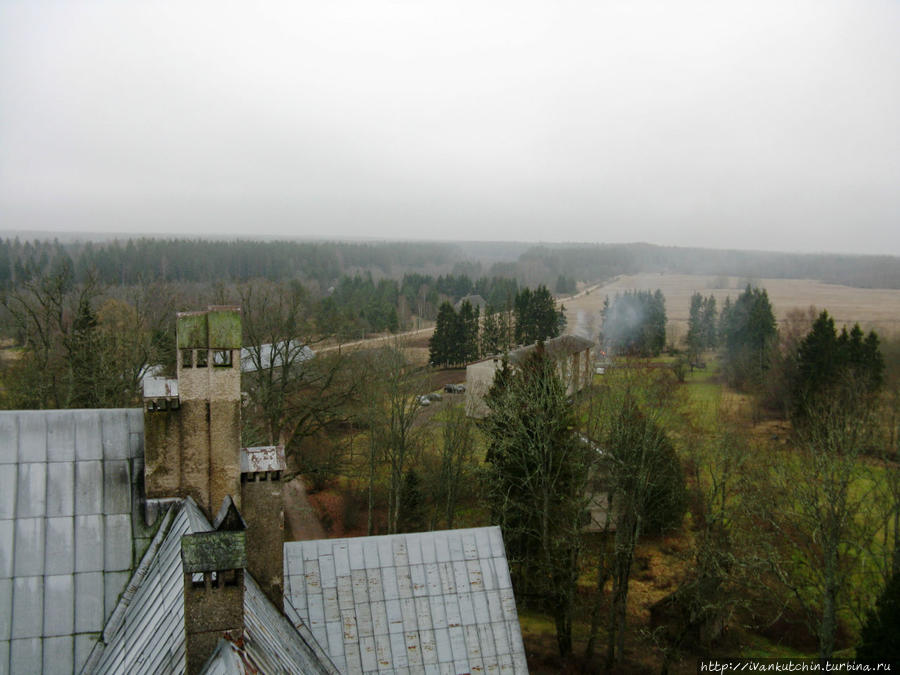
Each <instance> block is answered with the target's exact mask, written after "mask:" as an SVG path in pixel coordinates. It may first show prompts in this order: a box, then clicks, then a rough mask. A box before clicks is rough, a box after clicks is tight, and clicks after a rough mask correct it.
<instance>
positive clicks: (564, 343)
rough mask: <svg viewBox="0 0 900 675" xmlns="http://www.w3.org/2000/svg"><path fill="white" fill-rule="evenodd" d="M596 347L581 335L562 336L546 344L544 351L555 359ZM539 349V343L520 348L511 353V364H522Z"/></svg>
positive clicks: (547, 341)
mask: <svg viewBox="0 0 900 675" xmlns="http://www.w3.org/2000/svg"><path fill="white" fill-rule="evenodd" d="M594 346H596V343H595V342H593V341H592V340H588V339H587V338H584V337H581V336H580V335H560V336H559V337H555V338H551V339H550V340H546V341H545V342H544V349H545V350H546V351H547V354H549V355H550V356H551V357H553V358H558V357H559V356H563V355H568V354H576V353H578V352H583V351H584V350H585V349H590V348H591V347H594ZM536 348H537V343H534V344H530V345H526V346H525V347H519V348H518V349H514V350H512V351H511V352H510V353H509V361H510V363H520V362H522V361H523V360H524V359H525V357H527V356H528V355H529V354H531V352H533V351H534V350H535V349H536Z"/></svg>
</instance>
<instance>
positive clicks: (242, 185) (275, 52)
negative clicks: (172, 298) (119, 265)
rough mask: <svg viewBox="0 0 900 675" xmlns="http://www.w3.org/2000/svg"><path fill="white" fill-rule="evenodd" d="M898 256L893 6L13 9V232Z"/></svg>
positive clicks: (9, 3) (9, 86)
mask: <svg viewBox="0 0 900 675" xmlns="http://www.w3.org/2000/svg"><path fill="white" fill-rule="evenodd" d="M23 229H35V230H89V231H117V232H135V233H147V232H150V233H181V234H210V235H222V234H224V235H244V236H253V235H256V234H274V235H291V236H308V237H326V238H337V237H381V238H391V239H396V238H417V239H487V240H506V239H509V240H534V241H596V242H621V241H648V242H652V243H657V244H671V245H680V246H708V247H728V248H755V249H777V250H804V251H849V252H855V253H890V254H900V2H897V1H896V0H871V1H870V0H847V1H846V2H830V1H828V0H808V1H804V0H796V1H794V0H775V1H772V2H768V1H763V0H753V1H750V0H747V1H745V2H740V3H738V2H727V1H724V0H709V1H700V0H678V1H673V0H660V1H659V2H649V1H644V0H621V1H616V2H602V1H598V0H591V1H585V2H576V1H566V0H562V1H560V0H547V1H546V2H528V1H524V0H515V1H513V2H500V1H491V0H487V1H486V0H477V1H471V2H470V1H467V0H453V1H452V2H450V1H447V2H429V1H425V2H423V1H421V0H408V1H399V2H385V1H382V0H362V1H360V2H339V1H336V2H332V1H329V2H323V1H322V0H315V1H309V2H297V1H290V2H283V3H280V2H271V1H269V2H264V3H251V2H239V3H238V2H223V1H221V0H215V1H210V2H120V1H110V2H63V1H58V2H40V1H37V0H28V1H22V2H17V1H13V0H0V230H23Z"/></svg>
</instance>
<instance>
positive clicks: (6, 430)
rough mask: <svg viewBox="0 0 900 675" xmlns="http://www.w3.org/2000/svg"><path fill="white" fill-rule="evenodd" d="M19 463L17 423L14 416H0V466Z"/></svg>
mask: <svg viewBox="0 0 900 675" xmlns="http://www.w3.org/2000/svg"><path fill="white" fill-rule="evenodd" d="M18 461H19V422H18V419H17V417H16V416H15V415H11V414H6V415H0V464H17V463H18Z"/></svg>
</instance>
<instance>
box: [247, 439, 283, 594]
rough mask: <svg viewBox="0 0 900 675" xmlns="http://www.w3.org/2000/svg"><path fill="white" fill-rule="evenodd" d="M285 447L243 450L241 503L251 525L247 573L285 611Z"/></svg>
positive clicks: (249, 528)
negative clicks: (283, 492)
mask: <svg viewBox="0 0 900 675" xmlns="http://www.w3.org/2000/svg"><path fill="white" fill-rule="evenodd" d="M285 468H286V465H285V461H284V448H283V447H282V446H280V445H279V446H265V447H258V448H242V449H241V492H242V493H243V496H242V499H241V503H242V504H243V506H242V507H241V508H242V509H243V514H244V518H245V520H246V522H247V570H248V571H249V572H250V574H252V575H253V578H254V579H256V581H257V582H258V583H259V585H260V587H261V588H262V590H263V592H264V593H265V594H266V595H267V596H268V598H269V600H271V601H272V603H273V604H274V605H275V606H276V607H278V609H280V610H282V611H283V610H284V501H283V497H282V483H281V476H282V474H283V472H284V470H285Z"/></svg>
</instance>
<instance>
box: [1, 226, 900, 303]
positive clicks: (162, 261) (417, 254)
mask: <svg viewBox="0 0 900 675" xmlns="http://www.w3.org/2000/svg"><path fill="white" fill-rule="evenodd" d="M64 257H68V258H69V259H70V260H71V262H72V264H73V270H74V272H75V275H76V279H78V280H83V279H84V278H85V276H86V275H87V274H89V273H93V274H94V275H95V276H96V277H97V280H98V281H100V282H102V283H104V284H120V285H130V284H135V283H138V282H141V283H150V282H154V281H184V282H214V281H241V280H247V279H258V278H263V279H269V280H281V279H300V280H303V281H306V282H315V283H316V284H318V285H320V286H322V289H323V290H324V289H327V288H328V287H329V286H332V285H334V284H336V283H338V281H339V280H340V279H341V277H343V276H353V275H355V274H359V273H365V272H369V273H371V274H372V276H373V278H375V279H376V280H377V279H381V278H385V277H388V278H393V279H395V280H398V281H399V279H400V278H401V277H402V276H403V275H404V274H408V273H423V274H427V275H431V276H441V275H448V274H449V275H464V276H467V277H469V278H471V279H478V278H480V277H487V278H493V277H502V278H507V279H515V280H517V281H518V283H519V284H520V285H524V286H530V287H535V286H537V285H539V284H544V285H546V286H547V287H548V288H551V289H554V290H556V291H557V292H571V291H572V290H573V286H574V283H575V282H576V281H597V280H603V279H609V278H611V277H614V276H616V275H618V274H636V273H640V272H665V273H670V274H709V275H727V276H737V277H742V278H746V279H763V278H785V279H816V280H819V281H825V282H829V283H836V284H846V285H849V286H858V287H861V288H900V264H898V263H900V261H898V259H897V258H896V257H893V256H857V255H838V254H800V253H774V252H762V251H728V250H712V249H698V248H676V247H662V246H654V245H651V244H578V245H574V244H573V245H564V244H559V245H553V246H549V245H540V246H527V245H525V244H509V243H495V242H467V243H460V244H457V243H452V244H451V243H426V242H421V243H408V242H375V243H353V242H307V241H251V240H247V239H238V240H214V239H154V238H140V239H122V240H118V239H113V240H111V241H110V240H106V241H90V240H88V239H85V240H83V241H66V242H60V241H59V240H55V239H54V240H50V239H42V240H34V241H22V240H20V239H19V238H12V239H11V238H6V239H0V286H5V285H9V284H13V285H16V284H20V283H22V282H23V281H26V280H28V279H30V278H32V277H34V276H35V275H37V274H42V273H46V272H47V271H48V270H50V269H51V268H52V267H53V265H54V264H57V265H58V264H61V263H60V261H61V260H62V259H63V258H64ZM464 294H465V293H462V294H460V295H464ZM482 295H484V294H483V293H482ZM486 299H488V298H487V297H486Z"/></svg>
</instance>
